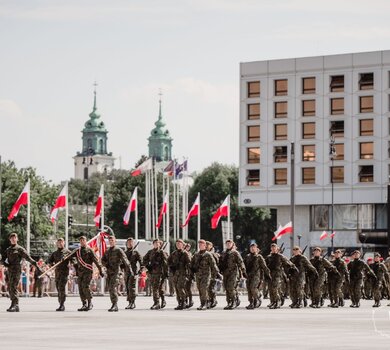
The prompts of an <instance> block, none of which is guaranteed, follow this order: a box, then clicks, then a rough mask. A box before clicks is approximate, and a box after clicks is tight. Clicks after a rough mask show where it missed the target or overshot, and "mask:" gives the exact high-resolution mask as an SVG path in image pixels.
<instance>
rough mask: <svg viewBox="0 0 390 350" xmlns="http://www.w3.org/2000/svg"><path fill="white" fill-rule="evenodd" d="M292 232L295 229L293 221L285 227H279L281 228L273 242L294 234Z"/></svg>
mask: <svg viewBox="0 0 390 350" xmlns="http://www.w3.org/2000/svg"><path fill="white" fill-rule="evenodd" d="M292 231H293V227H292V222H291V221H290V222H288V223H287V224H286V225H284V226H283V227H282V226H280V225H279V228H278V229H277V230H276V231H275V232H274V237H273V238H272V240H273V241H275V240H277V239H279V238H280V237H282V236H283V235H285V234H287V233H292Z"/></svg>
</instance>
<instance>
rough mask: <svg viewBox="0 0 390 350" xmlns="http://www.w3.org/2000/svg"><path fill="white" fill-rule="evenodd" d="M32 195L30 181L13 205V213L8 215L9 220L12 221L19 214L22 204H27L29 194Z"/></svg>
mask: <svg viewBox="0 0 390 350" xmlns="http://www.w3.org/2000/svg"><path fill="white" fill-rule="evenodd" d="M29 195H30V182H27V184H26V185H25V186H24V188H23V191H22V193H21V194H20V196H19V198H18V199H17V201H16V202H15V204H14V206H13V207H12V210H11V213H10V214H9V215H8V221H11V220H12V219H13V218H14V217H15V216H17V215H18V213H19V209H20V207H21V206H22V205H27V203H28V196H29Z"/></svg>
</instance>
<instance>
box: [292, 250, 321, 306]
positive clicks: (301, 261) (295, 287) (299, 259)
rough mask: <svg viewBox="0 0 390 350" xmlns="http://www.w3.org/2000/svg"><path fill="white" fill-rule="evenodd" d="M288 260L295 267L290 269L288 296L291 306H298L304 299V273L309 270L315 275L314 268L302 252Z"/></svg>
mask: <svg viewBox="0 0 390 350" xmlns="http://www.w3.org/2000/svg"><path fill="white" fill-rule="evenodd" d="M290 261H291V262H292V263H293V264H294V265H295V266H296V267H297V269H298V271H297V270H295V269H291V270H290V298H291V301H292V304H291V305H290V307H291V308H300V307H301V306H302V303H303V302H304V301H305V284H306V274H307V273H308V272H309V273H311V274H313V275H317V270H316V268H315V267H314V266H313V265H312V263H311V262H310V261H309V259H308V258H306V256H304V255H302V254H298V255H294V256H293V257H292V258H291V259H290Z"/></svg>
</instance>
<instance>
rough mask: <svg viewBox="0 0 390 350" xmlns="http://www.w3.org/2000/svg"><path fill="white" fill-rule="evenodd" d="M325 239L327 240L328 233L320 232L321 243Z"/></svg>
mask: <svg viewBox="0 0 390 350" xmlns="http://www.w3.org/2000/svg"><path fill="white" fill-rule="evenodd" d="M326 238H328V232H326V231H322V233H321V236H320V241H322V240H324V239H326Z"/></svg>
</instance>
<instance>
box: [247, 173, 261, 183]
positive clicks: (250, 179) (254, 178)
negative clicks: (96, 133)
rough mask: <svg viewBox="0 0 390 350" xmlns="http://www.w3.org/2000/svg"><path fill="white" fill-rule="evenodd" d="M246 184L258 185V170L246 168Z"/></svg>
mask: <svg viewBox="0 0 390 350" xmlns="http://www.w3.org/2000/svg"><path fill="white" fill-rule="evenodd" d="M246 184H247V186H259V185H260V170H248V171H247V177H246Z"/></svg>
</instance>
